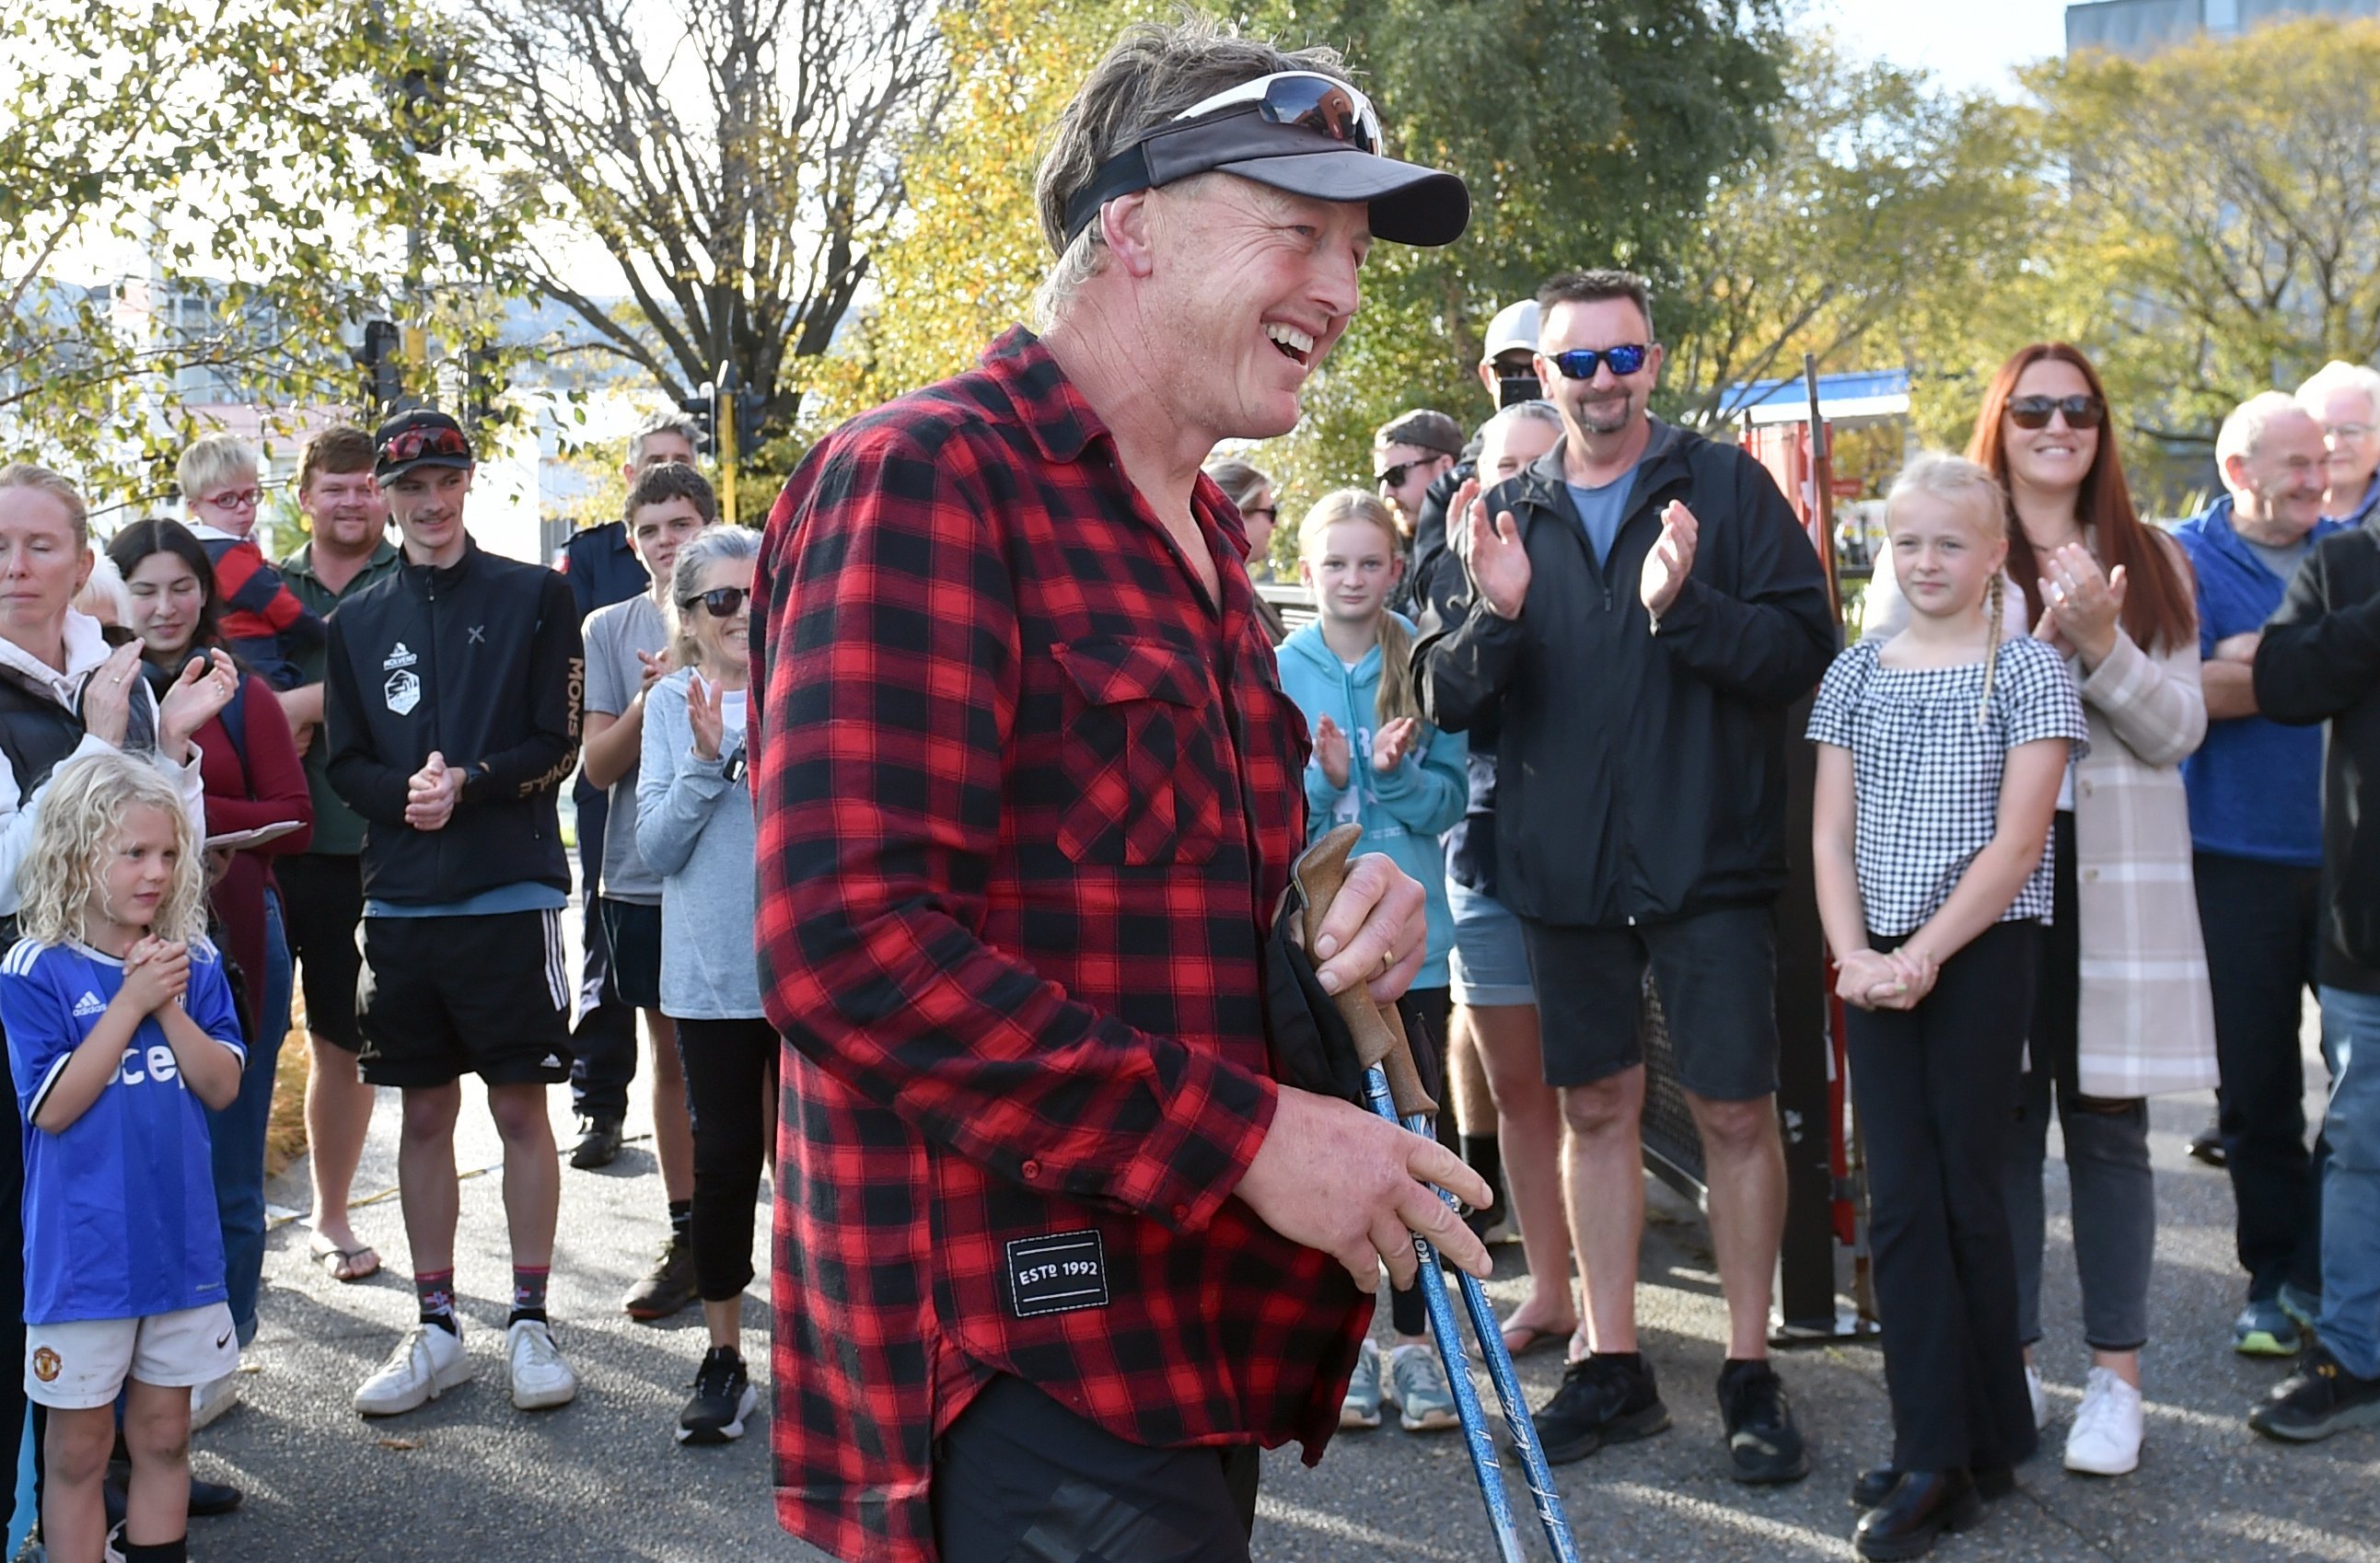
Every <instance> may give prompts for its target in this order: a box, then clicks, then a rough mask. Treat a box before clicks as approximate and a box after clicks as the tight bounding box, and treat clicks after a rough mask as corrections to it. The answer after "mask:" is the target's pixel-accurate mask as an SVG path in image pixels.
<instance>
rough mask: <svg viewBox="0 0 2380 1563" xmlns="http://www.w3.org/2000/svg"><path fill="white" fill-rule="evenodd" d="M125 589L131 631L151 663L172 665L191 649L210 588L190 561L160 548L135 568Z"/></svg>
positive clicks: (126, 579) (126, 581) (128, 577)
mask: <svg viewBox="0 0 2380 1563" xmlns="http://www.w3.org/2000/svg"><path fill="white" fill-rule="evenodd" d="M124 586H125V589H126V590H128V591H129V592H130V593H131V594H132V629H133V631H134V633H136V634H137V635H139V636H140V640H141V644H142V646H143V647H144V648H146V654H147V656H148V658H149V660H151V661H155V662H170V661H172V660H174V659H175V658H177V657H179V656H180V655H181V654H182V653H183V652H185V651H187V650H188V649H189V648H190V640H191V638H192V637H193V636H196V635H197V634H198V633H199V616H200V613H201V612H204V611H205V608H206V605H207V587H206V583H205V582H204V581H202V580H200V578H199V577H198V576H197V575H196V574H194V573H193V572H192V571H191V569H190V566H189V563H188V561H187V560H185V559H184V558H183V557H182V556H181V555H180V554H178V553H176V552H174V551H172V550H170V549H163V548H161V549H159V550H158V551H156V552H154V553H152V554H150V555H148V556H147V557H146V558H144V559H142V560H141V561H140V563H138V564H135V565H134V566H133V567H132V573H131V574H130V575H128V576H126V577H125V578H124Z"/></svg>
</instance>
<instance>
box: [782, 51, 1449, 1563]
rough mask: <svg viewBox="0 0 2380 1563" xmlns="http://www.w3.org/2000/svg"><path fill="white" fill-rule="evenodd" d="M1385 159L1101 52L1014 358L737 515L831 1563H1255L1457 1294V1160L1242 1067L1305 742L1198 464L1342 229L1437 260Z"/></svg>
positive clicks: (1416, 178) (1255, 1031)
mask: <svg viewBox="0 0 2380 1563" xmlns="http://www.w3.org/2000/svg"><path fill="white" fill-rule="evenodd" d="M1379 148H1380V141H1379V127H1378V119H1377V117H1376V116H1375V115H1373V113H1372V110H1371V106H1370V104H1369V103H1366V102H1365V100H1364V98H1363V97H1362V95H1361V94H1360V93H1358V92H1357V91H1355V90H1354V88H1353V87H1351V86H1350V85H1348V83H1347V81H1346V79H1344V77H1343V76H1342V74H1341V73H1340V67H1339V66H1338V62H1337V57H1336V56H1335V55H1331V54H1330V53H1328V52H1326V51H1314V52H1311V53H1307V54H1303V55H1286V54H1283V53H1281V51H1279V50H1277V49H1274V48H1272V47H1270V46H1269V45H1266V44H1263V43H1259V42H1248V41H1245V40H1241V39H1237V38H1232V37H1227V36H1224V35H1222V34H1220V32H1219V31H1218V30H1216V29H1215V28H1214V27H1213V26H1212V25H1211V24H1208V23H1206V22H1203V21H1189V22H1184V23H1182V24H1180V25H1176V26H1170V27H1154V26H1149V27H1141V28H1136V29H1135V30H1132V31H1131V32H1130V33H1128V34H1127V35H1126V36H1125V37H1124V39H1123V41H1122V42H1121V43H1120V44H1119V45H1118V46H1117V47H1116V49H1115V50H1114V51H1113V52H1112V53H1111V54H1110V55H1109V56H1108V58H1107V59H1106V60H1105V61H1103V62H1102V63H1101V64H1100V65H1099V67H1097V69H1096V70H1095V71H1094V72H1093V74H1092V76H1091V78H1090V79H1089V80H1088V81H1087V83H1086V84H1085V85H1084V87H1083V89H1082V90H1081V91H1080V92H1079V93H1078V94H1077V95H1076V97H1075V101H1074V102H1073V103H1071V104H1070V105H1069V106H1068V108H1067V111H1066V114H1065V115H1064V118H1063V121H1062V124H1061V125H1060V127H1059V128H1058V131H1057V133H1056V136H1055V139H1054V141H1053V143H1052V146H1051V150H1050V154H1049V156H1048V158H1047V159H1046V161H1045V162H1044V164H1043V166H1042V169H1041V174H1040V177H1039V181H1038V187H1039V197H1040V209H1041V215H1042V224H1043V228H1044V231H1045V233H1046V234H1047V236H1048V237H1049V240H1050V246H1051V248H1053V249H1054V250H1056V251H1057V252H1058V260H1057V262H1056V265H1055V267H1054V269H1053V271H1052V273H1051V274H1050V278H1049V279H1048V281H1047V282H1046V283H1045V285H1044V287H1043V290H1042V294H1041V297H1040V300H1039V307H1040V308H1039V313H1040V315H1041V318H1042V321H1043V323H1044V326H1045V330H1044V332H1043V333H1042V334H1040V335H1038V336H1036V335H1034V334H1033V333H1028V332H1025V331H1022V330H1019V331H1014V332H1012V333H1009V334H1007V335H1005V336H1003V337H1002V338H1001V339H1000V341H998V342H997V343H995V344H993V345H992V346H991V347H990V350H989V351H988V352H987V353H986V354H985V356H984V359H983V364H982V367H981V368H980V369H978V370H974V371H972V372H970V373H967V374H964V375H960V376H958V377H957V378H955V379H953V380H951V381H947V382H943V383H941V384H940V385H936V386H932V387H929V388H928V389H927V390H925V391H922V392H919V393H917V394H914V395H911V396H906V397H904V398H902V399H901V400H900V401H897V402H894V403H892V404H891V405H890V406H885V407H881V408H879V409H878V410H877V411H875V412H873V413H870V414H868V415H866V416H864V417H862V418H858V419H856V420H855V421H854V422H852V423H850V424H848V425H845V426H844V428H843V429H841V430H838V431H836V432H835V433H834V434H833V435H832V436H830V437H829V438H828V439H826V440H825V441H823V442H821V443H820V445H819V446H818V447H817V449H815V450H814V451H813V452H812V453H811V454H810V456H809V458H808V459H807V461H806V462H804V463H803V465H802V467H801V469H800V470H799V471H798V472H797V473H795V476H794V479H793V480H792V481H791V483H789V484H788V485H787V487H786V489H785V491H784V493H783V496H782V497H781V498H780V499H779V501H778V503H777V506H776V509H775V511H774V512H773V514H772V515H771V517H770V522H769V528H768V534H767V540H766V543H765V544H764V546H763V549H762V554H761V563H760V573H759V602H758V603H757V604H756V607H755V610H754V613H753V623H754V625H755V630H756V642H757V643H758V654H757V655H756V657H755V662H756V679H755V690H756V692H757V693H756V700H757V701H758V703H759V711H760V712H761V723H760V725H761V741H760V743H759V747H758V757H757V762H756V765H757V769H756V776H757V789H758V798H759V825H760V847H759V856H760V907H759V943H760V959H761V970H762V985H761V991H762V994H763V997H764V999H765V1000H766V1002H767V1004H768V1008H769V1013H770V1017H771V1020H773V1021H774V1022H775V1023H776V1024H777V1025H778V1026H779V1027H780V1028H781V1029H782V1030H783V1032H784V1034H785V1036H786V1040H787V1043H788V1044H789V1046H788V1048H787V1050H786V1055H785V1059H784V1089H785V1092H786V1097H787V1107H786V1118H785V1124H786V1129H785V1133H784V1134H783V1139H782V1144H781V1147H780V1162H779V1167H780V1174H781V1176H782V1177H783V1188H784V1190H785V1193H784V1196H783V1198H782V1199H780V1200H779V1201H778V1204H777V1244H776V1254H777V1263H778V1269H777V1273H776V1277H775V1288H774V1297H775V1302H776V1319H777V1333H776V1349H775V1353H774V1374H775V1379H776V1394H777V1408H778V1410H777V1416H776V1419H775V1424H774V1428H773V1436H774V1442H775V1453H776V1460H777V1472H776V1474H777V1493H778V1514H779V1517H780V1519H781V1521H783V1524H784V1525H785V1527H786V1528H787V1529H788V1530H791V1531H793V1532H795V1533H796V1534H799V1535H801V1536H803V1537H804V1538H806V1539H807V1540H809V1541H811V1542H813V1543H815V1544H816V1545H819V1546H820V1547H822V1548H824V1549H825V1550H826V1551H828V1552H829V1553H831V1554H833V1555H834V1556H836V1557H843V1558H848V1559H858V1558H863V1557H864V1558H867V1559H868V1560H869V1563H930V1560H933V1559H936V1558H938V1557H939V1558H940V1559H941V1560H942V1563H977V1560H978V1559H980V1560H983V1563H992V1560H995V1559H1002V1558H1009V1557H1020V1556H1024V1555H1026V1553H1028V1552H1029V1553H1030V1555H1031V1556H1033V1557H1039V1558H1048V1559H1051V1560H1053V1563H1054V1560H1058V1559H1077V1558H1090V1557H1099V1558H1103V1559H1107V1560H1109V1563H1154V1560H1156V1559H1159V1558H1165V1559H1179V1560H1183V1563H1195V1560H1207V1559H1211V1560H1219V1563H1220V1560H1232V1563H1237V1560H1242V1559H1245V1557H1247V1535H1248V1530H1249V1527H1250V1525H1251V1524H1252V1522H1253V1516H1254V1510H1255V1500H1256V1477H1257V1460H1256V1453H1257V1446H1258V1445H1266V1444H1280V1443H1282V1442H1284V1441H1286V1440H1288V1439H1291V1438H1296V1439H1300V1440H1302V1441H1303V1442H1304V1444H1305V1448H1306V1450H1307V1453H1308V1456H1309V1458H1314V1457H1316V1456H1318V1453H1319V1450H1320V1448H1321V1447H1322V1444H1323V1442H1324V1441H1325V1440H1326V1439H1327V1438H1328V1437H1329V1436H1330V1430H1331V1429H1332V1428H1333V1427H1335V1426H1336V1425H1337V1423H1338V1412H1339V1402H1340V1399H1341V1396H1342V1392H1343V1391H1344V1389H1345V1387H1346V1384H1347V1378H1348V1375H1349V1372H1350V1370H1351V1369H1352V1368H1353V1366H1354V1362H1355V1357H1356V1350H1357V1346H1358V1344H1359V1342H1360V1341H1361V1339H1362V1338H1363V1336H1364V1333H1365V1330H1366V1324H1367V1322H1368V1319H1369V1315H1370V1309H1369V1306H1368V1303H1366V1301H1365V1298H1364V1296H1363V1293H1364V1292H1367V1291H1370V1290H1373V1289H1374V1288H1375V1287H1376V1286H1377V1285H1378V1270H1379V1266H1380V1264H1381V1262H1382V1261H1383V1260H1385V1261H1386V1262H1387V1264H1388V1266H1389V1267H1390V1270H1391V1272H1392V1273H1393V1274H1394V1275H1395V1276H1396V1277H1397V1278H1398V1279H1399V1280H1400V1281H1402V1280H1404V1279H1406V1278H1410V1277H1411V1275H1412V1274H1413V1272H1414V1267H1415V1266H1414V1250H1413V1244H1412V1242H1411V1239H1410V1238H1409V1236H1408V1235H1407V1228H1408V1227H1409V1226H1410V1227H1411V1228H1413V1229H1415V1230H1421V1231H1423V1232H1425V1233H1427V1235H1428V1236H1430V1237H1431V1239H1432V1240H1433V1241H1435V1242H1439V1243H1441V1244H1443V1245H1444V1248H1445V1250H1446V1252H1447V1254H1448V1256H1449V1257H1450V1258H1451V1260H1452V1261H1453V1262H1454V1263H1456V1264H1459V1265H1462V1266H1465V1267H1466V1268H1471V1269H1475V1270H1477V1271H1479V1272H1480V1273H1483V1274H1484V1273H1485V1271H1486V1268H1487V1256H1486V1253H1485V1251H1484V1250H1483V1249H1482V1248H1481V1247H1480V1246H1479V1243H1478V1242H1477V1240H1476V1239H1475V1238H1473V1237H1472V1236H1471V1235H1470V1233H1469V1232H1468V1231H1467V1230H1464V1229H1463V1225H1462V1223H1461V1221H1460V1220H1459V1219H1457V1218H1456V1217H1455V1215H1454V1213H1453V1212H1452V1211H1451V1209H1449V1208H1448V1207H1447V1206H1445V1205H1444V1204H1443V1203H1442V1202H1440V1201H1439V1198H1438V1197H1437V1195H1436V1193H1434V1192H1433V1191H1432V1189H1431V1188H1430V1187H1429V1186H1428V1185H1430V1184H1432V1183H1439V1184H1443V1185H1445V1186H1446V1187H1448V1188H1450V1189H1451V1190H1453V1191H1454V1192H1455V1193H1457V1194H1459V1195H1460V1196H1462V1197H1463V1198H1465V1199H1469V1200H1473V1201H1475V1202H1477V1203H1486V1201H1487V1198H1488V1190H1487V1188H1486V1186H1485V1185H1484V1184H1481V1183H1480V1182H1479V1181H1478V1180H1477V1179H1476V1178H1475V1177H1473V1176H1472V1175H1471V1174H1470V1173H1469V1172H1468V1171H1467V1170H1466V1169H1463V1166H1462V1164H1461V1163H1460V1162H1459V1161H1457V1160H1456V1158H1455V1157H1453V1156H1452V1155H1451V1154H1450V1153H1448V1152H1446V1151H1443V1150H1441V1149H1439V1147H1438V1146H1437V1145H1434V1144H1431V1143H1430V1142H1429V1141H1427V1140H1425V1139H1423V1138H1422V1137H1420V1136H1418V1135H1414V1134H1408V1133H1405V1132H1404V1131H1403V1130H1401V1129H1398V1128H1396V1127H1394V1126H1392V1125H1390V1124H1389V1123H1386V1122H1384V1121H1381V1120H1379V1119H1377V1118H1373V1117H1370V1116H1368V1115H1367V1114H1366V1113H1364V1112H1363V1111H1361V1110H1360V1109H1357V1108H1355V1107H1354V1105H1352V1104H1350V1103H1346V1102H1340V1101H1332V1100H1328V1099H1326V1098H1324V1097H1318V1096H1311V1095H1307V1094H1306V1093H1304V1092H1301V1091H1298V1090H1294V1089H1292V1088H1290V1087H1288V1086H1285V1085H1282V1084H1279V1083H1278V1082H1277V1081H1275V1079H1274V1078H1273V1077H1272V1073H1271V1070H1270V1068H1269V1061H1268V1054H1267V1048H1266V1039H1265V1031H1264V1020H1263V1014H1264V1006H1263V1000H1262V982H1261V977H1260V973H1259V970H1258V964H1257V951H1258V948H1259V944H1260V942H1261V940H1262V938H1263V936H1264V933H1265V930H1266V927H1267V926H1268V924H1269V921H1270V918H1271V915H1272V911H1273V906H1274V903H1275V902H1276V900H1277V899H1278V897H1279V896H1280V894H1281V890H1282V888H1283V886H1284V883H1285V881H1286V879H1287V876H1288V872H1289V868H1290V865H1291V862H1292V859H1293V857H1294V855H1295V854H1296V852H1297V850H1298V848H1299V846H1300V844H1301V843H1302V842H1303V841H1304V839H1305V834H1304V832H1305V819H1304V803H1303V792H1302V786H1301V780H1300V778H1301V772H1302V771H1303V769H1304V767H1305V762H1306V758H1307V745H1306V740H1305V728H1304V723H1303V721H1301V719H1300V718H1299V717H1298V715H1297V712H1296V709H1295V708H1294V707H1293V705H1292V704H1291V703H1290V701H1289V700H1288V699H1287V698H1286V697H1284V696H1283V695H1282V694H1281V686H1280V682H1279V679H1278V677H1277V676H1276V674H1275V671H1274V666H1273V660H1272V651H1271V648H1270V646H1269V644H1268V643H1267V641H1266V638H1265V636H1264V632H1263V628H1262V626H1261V624H1260V621H1259V620H1258V618H1257V613H1256V611H1255V604H1254V598H1253V594H1252V591H1251V588H1250V587H1249V585H1248V581H1247V576H1246V574H1245V571H1244V570H1242V568H1241V567H1240V562H1241V557H1242V554H1243V552H1244V551H1245V539H1244V537H1243V535H1242V531H1241V527H1240V525H1239V520H1238V517H1237V515H1236V513H1235V512H1234V511H1233V508H1232V506H1231V503H1230V502H1229V501H1227V500H1226V499H1225V498H1224V497H1223V494H1222V492H1221V491H1220V490H1219V489H1217V488H1216V487H1215V485H1214V483H1213V482H1212V481H1211V480H1210V479H1206V478H1205V477H1203V476H1202V475H1201V473H1200V470H1199V466H1200V464H1201V463H1202V462H1203V461H1204V460H1205V459H1206V458H1207V456H1208V453H1209V451H1210V450H1211V449H1212V448H1213V446H1214V445H1215V443H1216V442H1218V441H1219V440H1222V439H1226V438H1264V437H1267V436H1270V435H1277V434H1281V433H1285V432H1287V431H1288V430H1289V429H1290V428H1291V427H1292V426H1293V425H1294V424H1295V423H1296V421H1297V418H1298V413H1299V396H1300V394H1301V393H1302V391H1303V390H1304V388H1305V382H1306V380H1307V378H1308V376H1310V375H1311V374H1312V373H1313V371H1314V369H1315V367H1316V366H1317V365H1318V363H1320V362H1321V360H1322V358H1323V357H1324V355H1326V354H1327V353H1329V352H1330V348H1331V347H1332V345H1335V344H1336V343H1337V341H1338V339H1339V337H1340V335H1341V333H1343V332H1344V331H1345V330H1346V328H1347V322H1348V320H1349V317H1350V316H1351V315H1353V313H1354V309H1355V304H1356V299H1357V292H1356V277H1357V273H1358V270H1359V269H1360V267H1361V266H1362V264H1363V262H1364V258H1365V255H1366V251H1367V250H1368V249H1369V248H1371V245H1372V243H1373V242H1374V240H1375V239H1376V238H1378V239H1388V240H1392V241H1397V242H1403V243H1414V244H1444V243H1447V242H1449V241H1451V240H1452V239H1453V238H1454V237H1455V236H1457V235H1458V234H1460V233H1461V232H1462V229H1463V224H1464V222H1465V221H1466V219H1467V217H1468V213H1469V201H1468V197H1467V195H1466V194H1465V192H1464V190H1463V186H1462V184H1461V182H1460V181H1459V180H1457V179H1455V178H1453V177H1452V176H1449V175H1445V174H1441V173H1438V172H1435V171H1433V170H1430V169H1427V168H1420V167H1416V166H1414V165H1412V164H1403V163H1397V162H1394V161H1391V160H1390V159H1389V158H1387V157H1385V156H1383V155H1381V153H1380V150H1379ZM1422 907H1423V895H1422V890H1421V887H1420V886H1419V885H1417V884H1415V883H1414V882H1413V881H1412V880H1410V879H1408V878H1405V877H1404V876H1403V875H1402V874H1400V873H1399V872H1397V871H1396V870H1395V869H1394V868H1393V867H1392V866H1390V864H1389V863H1388V861H1387V860H1386V859H1384V858H1378V857H1369V858H1366V859H1363V860H1362V861H1361V862H1360V863H1359V864H1358V865H1357V866H1356V867H1355V869H1354V873H1353V875H1352V877H1351V878H1350V879H1349V882H1348V889H1347V891H1345V892H1344V893H1343V894H1342V896H1340V897H1339V899H1338V900H1337V901H1336V902H1335V903H1334V915H1333V917H1332V920H1331V922H1330V925H1329V926H1328V927H1325V928H1324V930H1323V931H1322V934H1321V936H1320V937H1319V938H1318V941H1317V943H1318V951H1317V953H1318V955H1319V956H1321V957H1323V961H1322V965H1321V967H1320V972H1321V975H1322V978H1323V981H1324V983H1325V985H1326V986H1335V987H1336V988H1338V989H1342V990H1343V989H1345V988H1347V987H1351V986H1352V985H1354V984H1355V983H1359V982H1360V983H1368V984H1369V985H1370V991H1371V992H1372V993H1373V995H1374V996H1375V997H1377V998H1379V999H1382V1000H1388V999H1392V998H1393V997H1395V996H1396V995H1397V994H1398V993H1399V992H1401V991H1402V990H1403V987H1404V986H1405V985H1406V984H1407V983H1408V982H1409V981H1411V979H1412V976H1413V974H1414V972H1415V970H1416V969H1417V968H1418V965H1419V963H1420V961H1421V957H1422V944H1423V939H1424V933H1425V929H1424V917H1423V911H1422ZM1028 1536H1029V1537H1030V1538H1031V1541H1030V1544H1029V1545H1027V1544H1026V1540H1025V1538H1026V1537H1028Z"/></svg>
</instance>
